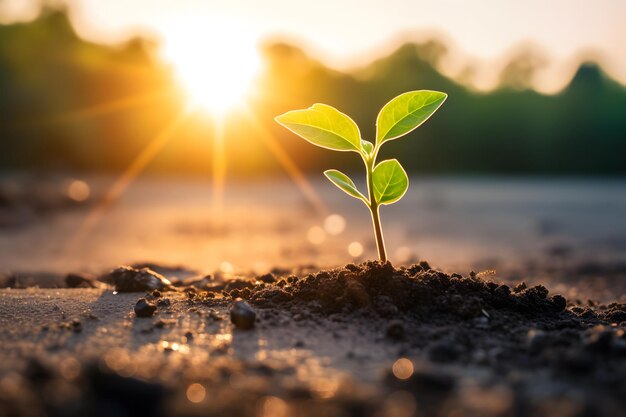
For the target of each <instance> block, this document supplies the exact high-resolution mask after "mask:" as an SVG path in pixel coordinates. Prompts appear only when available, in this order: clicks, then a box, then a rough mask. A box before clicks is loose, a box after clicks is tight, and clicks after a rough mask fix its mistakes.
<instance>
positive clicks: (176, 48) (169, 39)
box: [163, 21, 260, 115]
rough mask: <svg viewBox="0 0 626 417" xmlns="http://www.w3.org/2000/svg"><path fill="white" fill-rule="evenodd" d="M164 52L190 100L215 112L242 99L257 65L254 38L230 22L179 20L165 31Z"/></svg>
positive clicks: (195, 104)
mask: <svg viewBox="0 0 626 417" xmlns="http://www.w3.org/2000/svg"><path fill="white" fill-rule="evenodd" d="M163 53H164V58H165V59H166V61H168V62H169V63H171V64H172V65H173V67H174V71H175V74H176V76H177V78H178V80H179V82H180V83H181V85H182V87H183V89H184V90H185V93H186V95H187V96H188V98H189V100H190V104H191V105H192V106H194V107H199V108H201V109H203V110H206V111H209V112H210V113H212V114H216V115H223V114H224V113H226V112H227V111H229V110H230V109H232V108H233V107H235V106H236V105H237V104H239V103H241V102H242V101H243V100H244V98H245V96H246V95H247V93H248V92H249V90H250V87H251V84H252V81H253V79H254V78H255V76H256V75H257V74H258V72H259V69H260V58H259V54H258V50H257V48H256V38H255V37H254V36H253V34H252V33H251V32H250V31H246V29H245V28H242V27H236V26H235V25H233V24H217V25H216V24H215V22H211V23H209V22H204V23H202V22H197V21H196V22H191V21H188V22H185V23H184V24H178V25H176V26H174V27H171V28H170V29H169V30H167V31H166V32H165V39H164V49H163Z"/></svg>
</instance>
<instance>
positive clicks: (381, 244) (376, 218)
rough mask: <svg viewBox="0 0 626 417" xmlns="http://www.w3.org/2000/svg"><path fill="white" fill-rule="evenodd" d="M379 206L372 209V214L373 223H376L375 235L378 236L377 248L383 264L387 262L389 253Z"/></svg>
mask: <svg viewBox="0 0 626 417" xmlns="http://www.w3.org/2000/svg"><path fill="white" fill-rule="evenodd" d="M378 209H379V206H377V205H375V206H372V207H370V211H371V212H372V223H374V234H375V235H376V248H377V249H378V257H379V258H380V260H381V261H382V262H387V251H386V250H385V239H384V238H383V229H382V227H381V225H380V213H379V210H378Z"/></svg>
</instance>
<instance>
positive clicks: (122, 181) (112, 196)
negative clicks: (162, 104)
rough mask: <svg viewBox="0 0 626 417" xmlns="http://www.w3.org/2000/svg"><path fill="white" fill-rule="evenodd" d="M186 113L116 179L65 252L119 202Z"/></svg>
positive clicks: (178, 117)
mask: <svg viewBox="0 0 626 417" xmlns="http://www.w3.org/2000/svg"><path fill="white" fill-rule="evenodd" d="M187 115H188V113H187V111H181V112H180V113H178V114H177V115H176V116H175V117H174V118H173V119H172V120H170V121H168V123H167V124H165V125H164V127H163V128H162V129H161V130H160V131H159V132H158V133H157V135H156V136H155V137H154V139H152V140H151V141H150V143H149V144H148V145H147V146H146V147H145V148H144V149H143V151H142V152H141V153H140V154H139V155H138V156H137V157H136V158H135V159H134V160H133V162H132V163H131V164H130V165H129V166H128V168H126V170H125V171H124V172H123V173H122V174H121V175H120V176H119V177H118V178H117V180H116V181H115V182H114V183H113V185H111V187H110V188H109V189H108V190H107V192H106V193H105V194H104V195H103V196H102V198H101V199H100V201H99V202H98V203H97V204H96V205H95V206H94V207H93V209H91V210H90V211H89V213H88V214H87V216H86V217H85V219H84V221H83V222H82V223H81V225H80V227H79V228H78V230H77V231H76V233H75V234H74V235H73V236H72V238H71V239H70V240H69V243H68V245H67V250H68V251H71V250H73V249H74V248H76V247H77V245H78V244H79V243H80V242H82V240H83V238H84V237H85V236H86V235H87V234H88V233H89V232H90V231H91V230H92V229H93V228H94V227H95V226H96V225H97V224H98V223H99V222H100V220H101V219H102V217H103V216H104V215H105V214H106V212H107V211H108V210H109V208H110V207H111V206H112V205H113V204H114V203H115V202H116V201H118V200H119V198H120V197H121V195H122V194H123V193H124V191H126V189H127V188H128V186H129V185H130V184H131V183H132V182H133V180H134V179H135V178H137V176H138V175H139V174H140V173H141V172H142V171H143V170H144V169H145V167H146V166H147V165H148V164H149V163H150V162H151V161H152V160H153V159H154V157H155V156H156V155H157V154H158V153H159V152H160V151H161V149H163V147H164V146H165V145H166V144H167V142H169V140H170V139H171V138H172V136H173V135H174V134H175V133H176V131H177V130H178V128H179V127H180V126H181V125H182V124H183V122H184V121H185V120H186V117H187Z"/></svg>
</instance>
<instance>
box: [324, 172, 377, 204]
mask: <svg viewBox="0 0 626 417" xmlns="http://www.w3.org/2000/svg"><path fill="white" fill-rule="evenodd" d="M324 175H326V178H328V179H329V180H330V181H331V182H332V183H333V184H335V185H336V186H337V187H339V188H341V189H342V190H343V191H345V192H346V193H347V194H349V195H351V196H352V197H354V198H359V199H361V200H363V201H365V202H367V199H366V198H365V196H364V195H363V194H361V192H360V191H359V190H357V189H356V185H354V182H353V181H352V180H351V179H350V177H348V176H347V175H346V174H344V173H343V172H341V171H337V170H336V169H329V170H327V171H324Z"/></svg>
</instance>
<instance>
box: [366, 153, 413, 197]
mask: <svg viewBox="0 0 626 417" xmlns="http://www.w3.org/2000/svg"><path fill="white" fill-rule="evenodd" d="M372 181H373V185H374V198H375V199H376V203H378V204H391V203H395V202H396V201H398V200H400V199H401V198H402V196H403V195H404V193H406V190H407V189H408V188H409V177H408V176H407V175H406V172H405V171H404V168H402V165H400V162H398V160H397V159H388V160H386V161H383V162H381V163H380V164H378V165H376V167H374V171H373V172H372Z"/></svg>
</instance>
